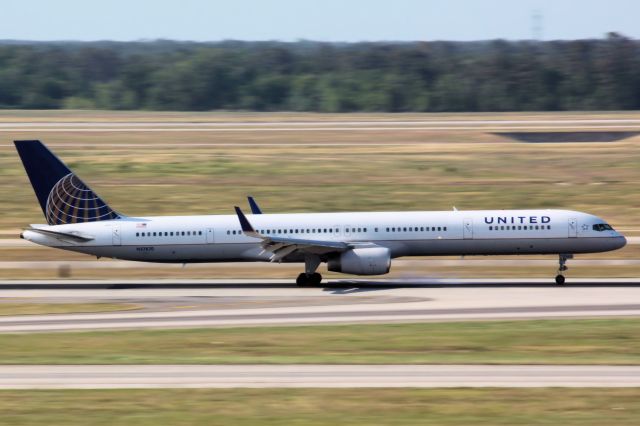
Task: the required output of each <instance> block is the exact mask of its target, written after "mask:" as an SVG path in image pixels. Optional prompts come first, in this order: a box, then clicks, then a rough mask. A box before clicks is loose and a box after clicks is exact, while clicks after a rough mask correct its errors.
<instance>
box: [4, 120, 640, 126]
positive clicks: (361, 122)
mask: <svg viewBox="0 0 640 426" xmlns="http://www.w3.org/2000/svg"><path fill="white" fill-rule="evenodd" d="M610 123H615V124H635V125H640V119H632V118H629V119H626V118H624V119H608V118H603V119H556V120H538V119H532V120H420V119H416V120H385V119H380V120H306V121H292V120H271V121H230V120H220V121H215V120H202V121H195V120H194V121H171V120H168V121H128V120H109V121H52V120H42V121H19V120H14V121H4V120H2V121H0V128H3V127H16V126H19V127H45V126H46V127H118V126H127V127H149V126H157V127H200V126H208V127H223V126H234V127H273V126H291V127H306V126H317V127H329V126H373V127H377V126H389V125H395V126H469V125H472V126H479V125H480V126H488V125H502V126H504V125H511V126H513V125H518V126H529V125H532V124H533V125H569V124H575V125H580V126H582V125H584V124H592V125H598V124H610Z"/></svg>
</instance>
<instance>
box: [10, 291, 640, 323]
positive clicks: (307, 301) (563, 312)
mask: <svg viewBox="0 0 640 426" xmlns="http://www.w3.org/2000/svg"><path fill="white" fill-rule="evenodd" d="M549 281H550V280H497V279H494V280H438V279H422V280H419V279H413V280H395V281H394V280H379V281H366V280H352V281H350V280H329V282H328V283H326V284H325V285H324V287H317V288H299V287H296V286H295V285H294V284H292V283H291V282H289V281H282V280H200V281H192V280H184V281H162V282H158V281H139V280H137V281H72V280H71V281H66V282H65V281H54V282H46V281H29V282H16V281H2V282H0V295H2V299H0V303H7V302H11V301H12V300H19V301H20V302H21V303H25V302H29V301H31V302H34V303H61V302H64V303H90V302H92V303H95V302H118V303H132V304H136V305H139V306H141V309H139V310H136V311H122V312H112V313H94V314H89V313H78V314H56V315H22V316H4V317H0V332H1V333H9V332H13V333H16V332H17V333H28V332H51V331H81V330H108V329H141V328H185V327H186V328H197V327H242V326H292V325H319V324H352V323H392V322H427V321H473V320H498V319H543V318H592V317H618V316H640V280H638V279H619V280H613V279H612V280H601V279H589V280H573V281H572V283H573V284H571V285H567V286H555V285H552V284H550V283H549ZM16 298H18V299H16Z"/></svg>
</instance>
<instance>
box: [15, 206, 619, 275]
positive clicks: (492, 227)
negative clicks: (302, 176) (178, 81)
mask: <svg viewBox="0 0 640 426" xmlns="http://www.w3.org/2000/svg"><path fill="white" fill-rule="evenodd" d="M248 218H249V220H250V221H251V224H252V225H253V227H254V228H255V229H256V231H258V232H259V233H261V234H263V235H266V236H278V237H286V238H294V239H305V240H315V241H342V242H347V243H350V242H363V243H373V244H375V245H377V246H381V247H386V248H388V249H389V251H390V254H391V257H392V258H397V257H401V256H439V255H489V254H506V255H516V254H563V253H572V254H573V253H591V252H604V251H609V250H615V249H618V248H620V247H623V246H624V245H625V244H626V240H625V238H624V236H622V235H621V234H620V233H618V232H616V231H614V230H611V229H607V230H598V229H597V225H598V224H604V223H605V222H604V221H603V220H602V219H600V218H598V217H596V216H593V215H590V214H587V213H582V212H577V211H570V210H478V211H439V212H428V211H425V212H384V213H383V212H362V213H298V214H261V215H250V216H249V217H248ZM594 225H596V226H595V227H594ZM37 227H38V228H41V229H50V230H55V231H58V232H65V233H81V234H83V235H89V236H91V237H92V238H93V239H91V240H90V241H86V242H77V241H69V240H66V241H65V240H64V239H59V238H55V237H54V236H50V235H45V234H42V233H37V232H34V231H24V232H23V234H22V237H23V238H25V239H27V240H30V241H33V242H35V243H38V244H42V245H45V246H50V247H57V248H61V249H66V250H72V251H77V252H81V253H86V254H91V255H95V256H98V257H111V258H117V259H126V260H136V261H147V262H175V263H191V262H243V261H247V262H251V261H269V259H270V254H269V253H265V251H264V250H263V249H262V247H261V245H260V240H259V239H256V238H253V237H248V236H246V235H245V234H243V232H242V231H241V228H240V224H239V221H238V217H237V216H236V215H212V216H164V217H138V218H133V217H127V218H123V219H118V220H109V221H100V222H89V223H79V224H67V225H56V226H41V225H38V226H37ZM323 260H325V259H323ZM287 261H289V262H297V261H300V262H302V261H304V259H303V258H296V257H293V258H291V257H290V258H288V259H287Z"/></svg>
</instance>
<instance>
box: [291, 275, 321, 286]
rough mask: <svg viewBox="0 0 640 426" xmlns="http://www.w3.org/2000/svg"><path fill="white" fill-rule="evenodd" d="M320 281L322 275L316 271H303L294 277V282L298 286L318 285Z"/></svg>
mask: <svg viewBox="0 0 640 426" xmlns="http://www.w3.org/2000/svg"><path fill="white" fill-rule="evenodd" d="M321 281H322V275H320V274H319V273H317V272H314V273H313V274H305V273H304V272H303V273H302V274H300V275H298V278H296V284H297V285H298V286H299V287H302V286H305V285H320V282H321Z"/></svg>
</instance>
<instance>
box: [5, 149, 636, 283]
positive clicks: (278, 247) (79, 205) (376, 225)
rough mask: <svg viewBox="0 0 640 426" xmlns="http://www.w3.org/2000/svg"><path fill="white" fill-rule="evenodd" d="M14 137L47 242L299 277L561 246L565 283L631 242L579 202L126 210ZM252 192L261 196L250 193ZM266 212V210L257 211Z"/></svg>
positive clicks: (307, 279) (38, 238)
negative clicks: (291, 266) (416, 259)
mask: <svg viewBox="0 0 640 426" xmlns="http://www.w3.org/2000/svg"><path fill="white" fill-rule="evenodd" d="M14 143H15V146H16V149H17V151H18V154H19V156H20V158H21V160H22V163H23V165H24V168H25V170H26V172H27V175H28V177H29V180H30V182H31V185H32V187H33V190H34V192H35V194H36V197H37V199H38V201H39V203H40V207H41V208H42V211H43V213H44V216H45V219H46V222H47V223H46V224H33V225H30V227H29V228H26V229H25V230H23V232H22V233H21V234H20V237H21V238H23V239H25V240H28V241H31V242H34V243H36V244H40V245H43V246H48V247H54V248H58V249H63V250H70V251H74V252H79V253H85V254H89V255H94V256H97V257H98V258H101V257H108V258H114V259H125V260H132V261H143V262H161V263H182V264H187V263H200V262H212V263H213V262H296V263H304V272H302V273H300V275H298V277H297V279H296V283H297V284H298V285H300V286H303V285H319V284H320V282H321V281H322V276H321V275H320V274H319V273H318V272H317V270H318V267H319V266H320V265H321V264H322V263H326V264H327V268H328V270H329V271H333V272H340V273H345V274H352V275H383V274H386V273H388V272H389V271H390V268H391V262H392V259H396V258H399V257H404V256H445V255H458V256H469V255H524V254H554V255H558V261H559V268H558V273H557V275H556V277H555V281H556V283H557V284H564V283H565V277H564V275H563V272H564V271H566V270H567V266H566V262H567V260H568V259H572V258H573V255H574V254H577V253H599V252H605V251H611V250H616V249H619V248H621V247H624V246H625V244H626V239H625V237H624V236H623V235H622V234H621V233H619V232H617V231H615V230H614V229H613V228H612V227H611V225H609V224H608V223H606V222H605V221H604V220H602V219H600V218H599V217H597V216H594V215H591V214H588V213H583V212H579V211H573V210H546V209H532V210H475V211H474V210H471V211H463V210H460V211H459V210H457V209H455V208H454V209H453V210H452V211H415V212H350V213H291V214H265V213H262V211H261V210H260V209H259V207H258V206H257V204H256V203H255V201H253V199H252V198H250V199H249V202H250V206H251V208H252V211H253V213H254V214H252V215H250V216H247V215H245V214H244V212H243V211H242V210H241V209H240V208H239V207H235V214H229V215H204V216H144V217H131V216H126V215H124V214H122V213H119V212H118V211H116V210H114V209H113V208H111V206H109V204H107V203H106V202H105V201H104V200H103V199H102V198H101V197H100V196H98V195H97V194H96V193H95V192H94V191H93V190H92V189H91V188H90V187H89V186H88V185H86V184H85V183H84V181H83V180H81V179H80V178H79V177H78V176H77V175H76V174H75V173H74V172H72V171H71V170H70V169H69V168H68V167H67V166H66V165H65V164H64V163H63V162H62V161H61V160H60V159H58V157H56V156H55V155H54V154H53V153H52V152H51V151H50V150H49V149H48V148H47V147H46V146H45V145H44V144H43V143H42V142H40V141H38V140H18V141H15V142H14ZM252 201H253V202H252ZM258 212H260V214H255V213H258Z"/></svg>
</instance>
